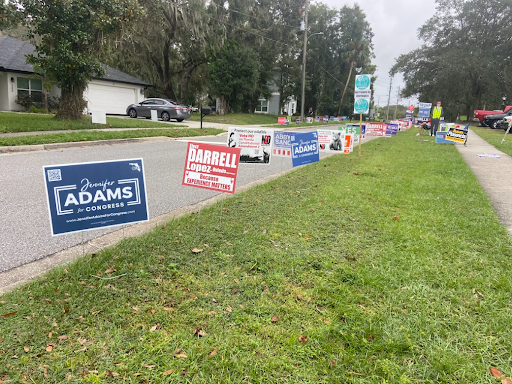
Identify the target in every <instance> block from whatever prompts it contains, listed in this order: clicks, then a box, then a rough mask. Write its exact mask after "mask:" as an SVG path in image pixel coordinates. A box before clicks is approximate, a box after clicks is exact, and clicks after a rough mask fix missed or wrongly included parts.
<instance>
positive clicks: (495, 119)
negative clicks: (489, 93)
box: [482, 109, 512, 129]
mask: <svg viewBox="0 0 512 384" xmlns="http://www.w3.org/2000/svg"><path fill="white" fill-rule="evenodd" d="M506 116H512V109H508V110H507V112H505V113H496V114H493V115H487V116H485V117H484V119H483V120H482V123H484V124H485V125H487V126H488V127H490V128H492V129H498V128H502V127H501V122H502V120H503V119H504V118H505V117H506Z"/></svg>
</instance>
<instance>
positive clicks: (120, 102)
mask: <svg viewBox="0 0 512 384" xmlns="http://www.w3.org/2000/svg"><path fill="white" fill-rule="evenodd" d="M137 89H138V88H136V89H135V88H125V87H120V86H112V85H108V84H105V85H104V84H96V83H89V87H88V90H87V91H85V93H84V98H85V100H86V101H87V104H88V107H89V110H91V109H102V110H104V111H106V112H107V113H109V114H116V115H125V114H126V107H128V106H129V105H130V104H133V103H135V102H136V101H137V100H136V95H135V92H136V90H137Z"/></svg>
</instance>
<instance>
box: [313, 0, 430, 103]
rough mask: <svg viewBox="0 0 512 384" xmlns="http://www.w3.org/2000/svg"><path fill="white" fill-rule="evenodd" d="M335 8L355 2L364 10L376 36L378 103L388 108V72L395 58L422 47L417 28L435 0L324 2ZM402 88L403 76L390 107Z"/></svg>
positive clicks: (397, 78)
mask: <svg viewBox="0 0 512 384" xmlns="http://www.w3.org/2000/svg"><path fill="white" fill-rule="evenodd" d="M321 2H323V3H325V4H327V5H329V6H330V7H332V8H341V7H343V5H350V6H353V5H354V4H355V3H357V4H359V6H360V7H361V8H362V9H363V11H364V13H365V14H366V19H367V20H368V22H369V23H370V25H371V27H372V30H373V33H374V35H375V36H374V37H373V46H374V53H375V56H376V58H375V59H374V64H376V65H377V76H378V78H377V81H376V82H375V84H374V89H375V95H374V96H375V97H374V100H375V103H377V102H379V105H387V100H388V93H389V81H390V77H389V70H390V69H391V67H392V66H393V64H394V63H395V59H396V58H398V56H400V55H401V54H402V53H407V52H410V51H412V50H413V49H416V48H419V47H420V46H421V41H420V40H418V37H417V34H418V33H417V32H418V28H419V27H420V26H422V25H423V24H424V23H425V22H426V21H427V20H428V19H430V18H431V17H432V16H433V15H434V13H435V0H349V1H344V0H341V1H340V0H321ZM399 86H401V87H403V79H402V76H401V75H397V76H395V78H394V79H393V85H392V90H391V105H393V104H395V103H396V98H397V92H398V87H399ZM409 102H411V103H415V102H417V101H416V100H414V99H405V100H401V101H400V104H404V105H405V104H408V103H409Z"/></svg>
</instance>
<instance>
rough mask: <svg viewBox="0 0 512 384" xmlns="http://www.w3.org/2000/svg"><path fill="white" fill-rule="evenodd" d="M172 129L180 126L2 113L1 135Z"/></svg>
mask: <svg viewBox="0 0 512 384" xmlns="http://www.w3.org/2000/svg"><path fill="white" fill-rule="evenodd" d="M157 127H158V128H164V127H167V128H170V127H173V128H174V127H183V125H179V124H172V125H171V124H168V123H159V122H154V121H151V120H146V119H126V118H120V117H107V124H93V123H92V121H91V117H90V116H84V117H82V119H80V120H78V121H73V120H62V119H57V118H55V115H52V114H39V113H15V112H0V133H13V132H34V131H60V130H68V129H97V128H157Z"/></svg>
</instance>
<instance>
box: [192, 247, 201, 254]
mask: <svg viewBox="0 0 512 384" xmlns="http://www.w3.org/2000/svg"><path fill="white" fill-rule="evenodd" d="M192 252H193V253H201V252H203V250H202V249H199V248H194V249H193V250H192Z"/></svg>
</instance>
